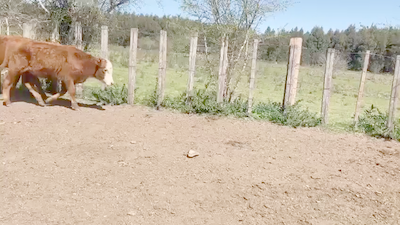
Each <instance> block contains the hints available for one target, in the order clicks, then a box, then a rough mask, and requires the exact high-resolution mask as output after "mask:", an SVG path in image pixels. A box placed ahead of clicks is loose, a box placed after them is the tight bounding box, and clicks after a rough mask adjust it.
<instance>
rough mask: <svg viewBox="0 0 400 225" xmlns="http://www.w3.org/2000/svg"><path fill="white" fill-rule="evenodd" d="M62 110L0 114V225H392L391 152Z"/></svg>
mask: <svg viewBox="0 0 400 225" xmlns="http://www.w3.org/2000/svg"><path fill="white" fill-rule="evenodd" d="M63 105H68V104H63V103H59V104H58V105H56V106H48V107H44V108H42V107H39V106H37V105H34V104H31V103H28V102H23V101H22V102H15V103H13V105H12V106H11V107H8V108H7V107H4V106H2V105H1V106H0V146H1V151H0V224H7V225H8V224H30V225H31V224H400V220H399V218H400V144H399V143H397V142H394V141H384V140H378V139H374V138H370V137H366V136H363V135H355V134H335V133H332V132H327V131H323V130H320V129H315V128H312V129H293V128H288V127H282V126H277V125H273V124H271V123H268V122H257V121H250V120H239V119H229V118H216V117H210V116H194V115H183V114H178V113H172V112H167V111H159V112H158V111H155V110H153V109H150V108H145V107H140V106H135V107H129V106H118V107H111V106H107V107H104V110H99V109H96V108H95V107H88V106H86V107H82V110H81V111H72V110H71V109H69V108H67V107H65V106H63ZM189 150H195V151H197V152H199V154H200V155H199V156H198V157H195V158H188V157H186V154H187V152H188V151H189Z"/></svg>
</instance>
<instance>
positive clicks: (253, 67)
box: [247, 39, 258, 116]
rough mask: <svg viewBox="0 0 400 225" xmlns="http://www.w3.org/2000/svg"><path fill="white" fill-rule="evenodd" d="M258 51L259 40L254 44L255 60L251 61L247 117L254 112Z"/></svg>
mask: <svg viewBox="0 0 400 225" xmlns="http://www.w3.org/2000/svg"><path fill="white" fill-rule="evenodd" d="M257 49H258V39H255V40H254V44H253V58H252V61H251V73H250V84H249V100H248V105H247V115H248V116H251V113H252V111H253V91H254V87H255V78H256V73H257Z"/></svg>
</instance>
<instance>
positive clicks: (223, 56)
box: [217, 36, 229, 103]
mask: <svg viewBox="0 0 400 225" xmlns="http://www.w3.org/2000/svg"><path fill="white" fill-rule="evenodd" d="M228 43H229V42H228V37H227V36H224V37H223V38H222V44H221V52H220V60H219V74H218V95H217V102H218V103H221V102H223V100H224V92H225V89H226V70H227V69H228Z"/></svg>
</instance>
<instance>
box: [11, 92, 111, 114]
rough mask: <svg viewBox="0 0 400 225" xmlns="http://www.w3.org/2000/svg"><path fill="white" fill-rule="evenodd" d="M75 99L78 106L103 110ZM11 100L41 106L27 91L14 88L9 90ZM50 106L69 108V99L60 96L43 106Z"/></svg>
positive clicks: (98, 106)
mask: <svg viewBox="0 0 400 225" xmlns="http://www.w3.org/2000/svg"><path fill="white" fill-rule="evenodd" d="M49 96H50V95H47V97H49ZM77 101H78V105H79V107H83V108H91V109H97V110H105V109H104V108H103V107H101V106H100V105H96V104H86V103H81V102H82V100H77ZM13 102H25V103H29V104H34V105H37V106H38V107H41V106H40V105H39V104H38V102H37V101H36V99H35V98H34V97H33V96H32V95H31V94H30V93H29V91H21V90H15V91H13V92H11V103H13ZM52 106H62V107H65V108H69V109H71V101H70V100H69V99H66V98H63V97H61V98H59V99H57V100H55V101H53V102H51V103H50V104H46V106H45V107H52Z"/></svg>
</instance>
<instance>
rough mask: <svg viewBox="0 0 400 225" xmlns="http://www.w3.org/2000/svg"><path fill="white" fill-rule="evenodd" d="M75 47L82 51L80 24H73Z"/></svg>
mask: <svg viewBox="0 0 400 225" xmlns="http://www.w3.org/2000/svg"><path fill="white" fill-rule="evenodd" d="M75 46H76V47H77V48H78V49H80V50H82V49H83V46H82V25H81V22H76V23H75Z"/></svg>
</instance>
